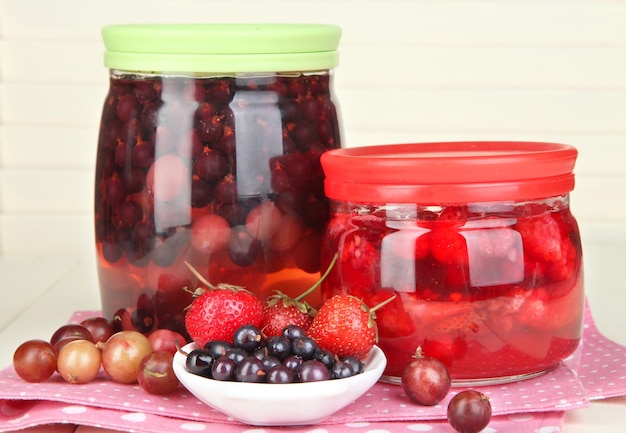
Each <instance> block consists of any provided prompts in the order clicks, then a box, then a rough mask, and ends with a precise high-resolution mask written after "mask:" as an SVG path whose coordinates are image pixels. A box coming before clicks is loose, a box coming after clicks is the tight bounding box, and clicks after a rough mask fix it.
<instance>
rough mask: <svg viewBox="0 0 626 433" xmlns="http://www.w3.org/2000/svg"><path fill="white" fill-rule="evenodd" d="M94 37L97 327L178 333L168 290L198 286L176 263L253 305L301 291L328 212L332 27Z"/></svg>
mask: <svg viewBox="0 0 626 433" xmlns="http://www.w3.org/2000/svg"><path fill="white" fill-rule="evenodd" d="M251 33H254V40H255V44H254V46H253V47H250V46H248V45H249V41H250V34H251ZM103 37H104V42H105V46H106V48H107V52H106V56H105V64H106V66H107V67H109V69H110V88H109V94H108V95H107V96H106V98H105V103H104V106H103V112H102V118H101V124H100V136H99V144H98V159H97V164H96V180H95V206H94V209H95V221H96V230H95V234H96V246H97V252H98V275H99V280H100V289H101V298H102V307H103V313H104V316H105V318H106V319H108V320H112V321H113V323H114V324H115V325H116V327H117V328H118V329H120V330H122V329H123V330H136V331H140V332H143V333H149V332H153V331H154V330H156V329H160V328H167V329H170V330H172V331H175V332H179V333H180V334H183V335H184V334H185V330H184V326H183V323H184V307H185V306H186V305H188V304H189V303H190V302H191V300H192V299H191V297H190V295H189V294H188V293H187V292H185V291H184V290H183V287H189V288H193V287H194V286H195V285H197V284H198V281H197V279H196V278H195V277H194V276H193V275H192V274H191V273H190V272H189V269H188V268H187V267H186V266H185V263H186V262H188V263H191V264H192V265H193V267H194V268H195V269H197V270H198V271H199V272H200V273H201V274H202V275H206V276H208V278H209V280H210V281H212V282H216V283H218V282H223V283H230V284H237V285H245V286H246V288H247V289H249V290H252V291H254V292H256V293H258V294H259V295H260V296H261V297H265V296H267V295H269V294H271V293H272V292H273V290H275V289H276V288H277V287H284V286H290V287H291V286H292V290H294V291H295V292H302V291H304V290H305V289H306V288H308V287H310V286H311V285H312V283H313V282H315V281H316V280H317V279H318V278H319V271H320V263H319V251H320V241H321V236H322V229H323V227H324V225H325V224H326V221H327V219H328V216H329V205H328V199H327V198H326V196H325V194H324V190H323V182H324V173H323V171H322V170H321V167H320V162H319V159H320V155H321V154H322V153H324V152H326V151H327V150H331V149H336V148H339V147H340V146H341V136H340V126H339V120H338V113H337V107H336V105H335V104H336V101H335V98H334V94H333V91H332V82H333V73H334V71H333V68H334V67H335V66H336V65H337V46H338V42H339V37H340V29H339V28H337V27H336V26H331V25H290V24H279V25H261V26H258V25H248V24H240V25H239V24H235V25H230V24H227V25H203V24H198V25H120V26H108V27H105V29H104V30H103ZM216 41H221V42H220V43H219V44H217V43H216ZM225 41H227V42H228V46H229V47H231V48H232V49H233V51H232V52H231V53H229V52H224V45H223V44H224V42H225ZM165 42H166V44H165V45H167V46H168V47H170V48H169V49H168V52H167V53H161V52H159V47H161V46H165V45H164V43H165ZM128 46H132V50H133V52H134V53H135V55H134V56H133V60H132V61H130V60H129V59H128V57H127V56H126V55H125V51H126V50H125V48H124V47H128ZM250 49H251V50H252V51H249V50H250ZM118 50H119V51H118ZM256 50H261V51H258V52H257V51H256ZM277 53H278V54H280V55H279V56H278V57H280V61H277V60H276V59H277V56H276V55H275V54H277ZM286 53H287V54H286ZM176 62H180V64H177V63H176ZM260 65H262V66H263V68H262V69H261V70H258V69H257V68H259V66H260ZM285 67H287V69H283V68H285ZM154 71H160V72H158V73H155V72H154ZM281 71H286V72H281ZM305 249H306V250H307V251H305ZM177 284H178V285H179V286H176V285H177ZM164 287H167V288H166V289H164ZM318 298H319V296H318Z"/></svg>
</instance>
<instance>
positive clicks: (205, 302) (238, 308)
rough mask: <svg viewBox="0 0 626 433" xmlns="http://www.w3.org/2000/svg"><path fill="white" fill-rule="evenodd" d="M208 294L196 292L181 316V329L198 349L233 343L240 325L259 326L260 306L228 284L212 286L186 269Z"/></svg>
mask: <svg viewBox="0 0 626 433" xmlns="http://www.w3.org/2000/svg"><path fill="white" fill-rule="evenodd" d="M188 266H189V268H190V269H191V271H192V272H193V273H194V274H195V275H196V277H198V279H199V280H200V281H201V282H202V283H204V284H206V285H207V287H208V290H205V289H203V288H199V289H197V290H196V291H195V292H194V296H196V298H195V299H194V301H193V302H192V303H191V306H190V307H189V309H188V310H187V314H186V315H185V328H186V329H187V332H188V333H189V336H190V337H191V338H192V339H193V341H195V342H196V343H197V344H198V345H200V346H204V345H205V344H206V343H207V342H209V341H211V340H225V341H228V342H230V343H232V341H233V334H234V333H235V330H237V329H238V328H240V327H241V326H243V325H247V324H251V325H255V326H259V325H260V324H261V319H262V317H263V303H262V302H261V301H260V300H259V298H258V297H257V296H256V295H254V294H253V293H251V292H249V291H247V290H245V289H244V288H242V287H237V286H231V285H228V284H218V285H217V286H214V285H212V284H211V283H209V282H208V281H206V280H205V279H204V278H203V277H202V276H201V275H199V274H198V273H197V271H196V270H195V269H193V268H192V267H191V265H188Z"/></svg>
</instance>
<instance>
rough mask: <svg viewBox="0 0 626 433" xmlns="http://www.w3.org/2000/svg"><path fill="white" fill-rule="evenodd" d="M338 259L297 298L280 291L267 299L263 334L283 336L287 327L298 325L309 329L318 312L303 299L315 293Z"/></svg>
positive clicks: (336, 256) (262, 320)
mask: <svg viewBox="0 0 626 433" xmlns="http://www.w3.org/2000/svg"><path fill="white" fill-rule="evenodd" d="M338 257H339V256H338V255H335V256H334V257H333V260H332V261H331V262H330V264H329V265H328V268H327V269H326V272H324V274H323V275H322V276H321V277H320V278H319V279H318V280H317V281H316V282H315V284H313V285H312V286H311V287H310V288H309V289H307V290H306V291H305V292H304V293H302V294H300V295H299V296H297V297H296V298H291V297H290V296H287V295H285V294H284V293H282V292H278V291H277V292H276V294H275V295H272V296H270V297H268V298H267V300H266V301H265V308H264V310H263V319H261V330H262V331H263V334H265V335H266V336H267V337H271V336H274V335H281V334H282V332H283V329H285V327H287V325H298V326H299V327H300V328H302V329H304V330H305V331H306V330H307V329H308V328H309V326H310V325H311V322H313V317H315V315H316V314H317V310H316V309H315V308H313V307H311V306H310V305H309V304H308V303H306V302H305V301H302V299H304V298H305V297H307V296H308V295H310V294H311V293H313V291H315V289H317V288H318V287H319V285H320V284H321V283H322V281H324V279H326V277H327V276H328V274H329V273H330V271H331V269H332V268H333V266H334V265H335V262H336V261H337V258H338Z"/></svg>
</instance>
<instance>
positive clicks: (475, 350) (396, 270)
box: [322, 142, 584, 384]
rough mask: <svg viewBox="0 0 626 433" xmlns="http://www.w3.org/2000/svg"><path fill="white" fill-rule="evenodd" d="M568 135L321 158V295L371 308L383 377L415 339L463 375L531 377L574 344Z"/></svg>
mask: <svg viewBox="0 0 626 433" xmlns="http://www.w3.org/2000/svg"><path fill="white" fill-rule="evenodd" d="M576 157H577V151H576V149H575V148H574V147H572V146H568V145H563V144H556V143H539V142H444V143H423V144H400V145H386V146H384V145H383V146H372V147H363V148H347V149H340V150H334V151H331V152H328V153H326V154H324V155H323V156H322V166H323V168H324V172H325V174H326V181H325V189H326V194H327V196H328V197H329V198H330V199H331V219H330V221H329V223H328V226H327V230H326V235H325V238H324V241H323V246H322V267H323V266H325V264H328V263H329V262H330V261H331V259H332V257H333V256H334V255H335V254H336V253H338V254H339V259H338V261H337V263H336V265H335V266H334V268H333V270H332V272H331V273H330V275H329V277H328V278H327V279H326V280H325V281H324V283H323V285H322V291H323V297H324V298H328V297H330V296H332V295H334V294H336V293H347V294H352V295H355V296H358V297H359V298H362V299H363V300H364V301H365V302H366V303H367V304H368V305H370V306H374V305H377V304H379V303H380V302H382V301H383V300H385V299H387V298H389V297H391V296H392V295H394V294H395V295H396V297H395V299H394V300H393V301H392V302H391V303H389V304H387V305H385V306H384V307H382V308H380V309H379V310H377V311H376V315H377V324H378V333H379V342H378V344H379V346H380V347H381V348H382V350H383V351H384V352H385V354H386V355H387V358H388V364H387V369H386V371H385V379H386V380H388V381H391V382H394V381H395V382H397V381H398V380H399V377H400V376H401V374H402V371H403V368H404V366H405V365H406V364H407V362H408V361H409V359H410V358H411V357H412V355H414V353H415V351H416V348H417V347H418V346H421V348H422V350H423V351H424V353H425V354H426V355H429V356H432V357H435V358H438V359H439V360H441V361H442V362H444V363H445V364H446V365H447V367H448V369H449V371H450V375H451V377H452V379H453V381H454V382H456V383H464V382H468V383H474V384H476V383H497V382H507V381H513V380H518V379H523V378H527V377H533V376H535V375H538V374H541V373H542V372H545V371H548V370H550V369H551V368H553V367H555V366H556V365H558V364H559V362H560V361H562V360H563V359H565V358H567V357H568V356H570V355H571V354H572V353H573V352H574V351H575V349H576V347H577V346H578V344H579V341H580V337H581V326H582V317H583V303H584V293H583V271H582V270H583V266H582V251H581V242H580V235H579V231H578V226H577V223H576V220H575V219H574V217H573V216H572V213H571V212H570V207H569V193H570V191H572V190H573V188H574V175H573V173H572V170H573V167H574V164H575V160H576Z"/></svg>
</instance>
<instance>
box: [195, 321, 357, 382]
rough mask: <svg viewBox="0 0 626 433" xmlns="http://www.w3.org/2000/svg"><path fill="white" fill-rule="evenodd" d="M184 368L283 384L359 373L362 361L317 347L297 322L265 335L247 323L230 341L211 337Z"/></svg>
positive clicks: (209, 374)
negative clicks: (271, 334)
mask: <svg viewBox="0 0 626 433" xmlns="http://www.w3.org/2000/svg"><path fill="white" fill-rule="evenodd" d="M186 368H187V370H188V371H190V372H191V373H193V374H197V375H200V376H204V377H208V378H211V379H215V380H223V381H238V382H251V383H273V384H279V383H281V384H284V383H294V382H296V383H301V382H316V381H321V380H329V379H342V378H346V377H350V376H354V375H356V374H360V373H362V372H363V369H364V364H363V363H362V362H361V361H360V360H359V359H358V358H356V357H354V356H349V357H344V358H339V357H337V356H336V355H334V354H333V353H331V352H330V351H328V350H325V349H322V348H320V347H319V346H318V345H317V343H315V341H314V340H313V339H311V338H310V337H308V336H307V335H306V332H305V331H304V330H303V329H302V328H300V327H299V326H297V325H289V326H287V327H285V329H283V332H282V334H281V335H274V336H270V337H266V336H265V335H263V333H262V332H261V330H260V329H259V328H258V327H256V326H254V325H249V324H248V325H244V326H241V327H240V328H239V329H237V330H236V331H235V334H234V336H233V342H232V344H231V343H229V342H227V341H223V340H213V341H209V342H207V343H206V344H205V345H204V347H202V348H200V349H195V350H193V351H191V352H190V353H188V354H187V360H186Z"/></svg>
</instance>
